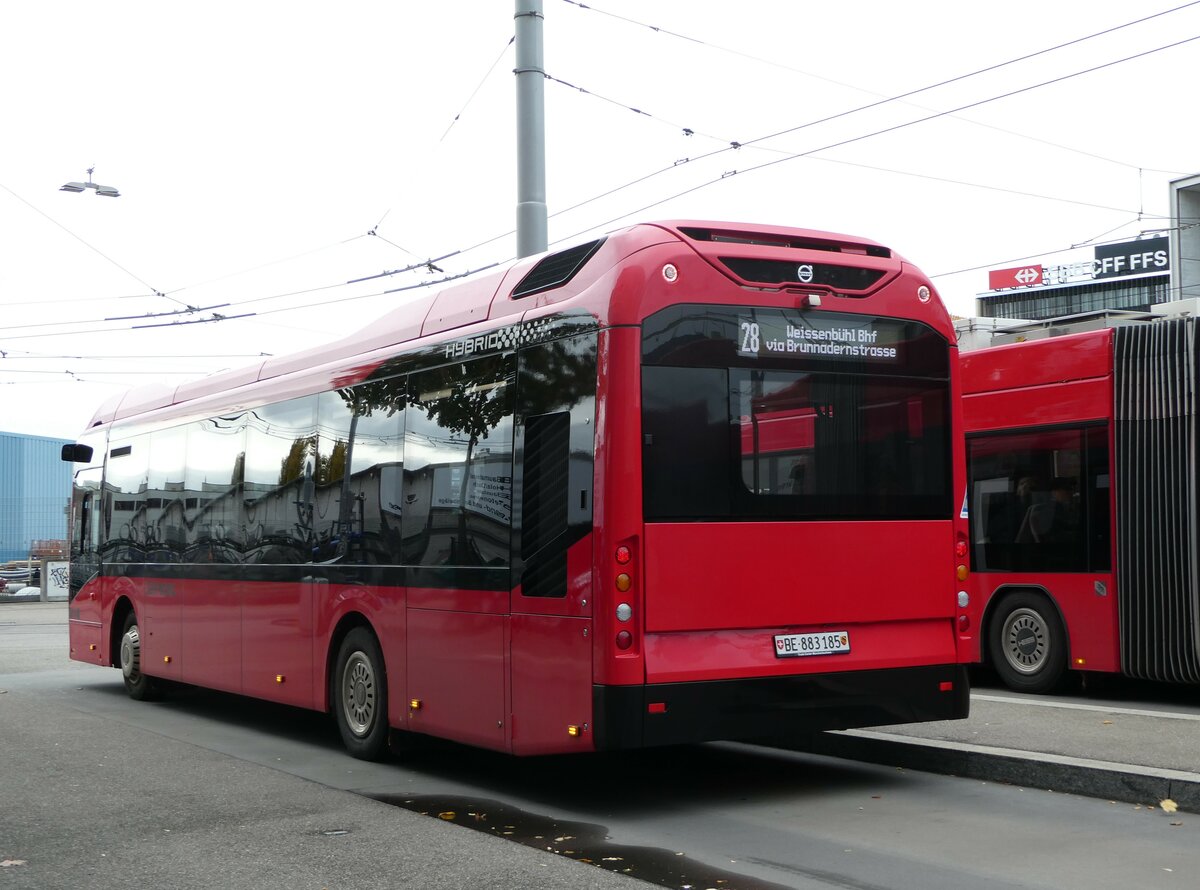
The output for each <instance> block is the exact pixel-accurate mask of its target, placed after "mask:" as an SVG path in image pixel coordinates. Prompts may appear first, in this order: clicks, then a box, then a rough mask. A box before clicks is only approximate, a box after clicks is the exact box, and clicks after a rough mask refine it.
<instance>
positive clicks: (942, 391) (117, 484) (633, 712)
mask: <svg viewBox="0 0 1200 890" xmlns="http://www.w3.org/2000/svg"><path fill="white" fill-rule="evenodd" d="M956 351H957V350H956V346H955V343H954V331H953V327H952V324H951V321H950V318H949V316H948V315H947V313H946V311H945V309H944V308H943V306H942V304H941V302H940V300H939V299H938V297H937V296H936V294H935V293H934V292H933V290H932V288H931V286H930V284H929V281H928V280H927V279H926V278H925V276H923V275H922V274H921V273H920V272H919V271H918V270H917V269H915V268H914V267H913V266H912V265H910V264H909V263H907V262H905V261H904V260H902V259H901V258H899V257H897V256H896V255H895V254H894V253H893V252H892V251H891V250H889V249H887V248H885V247H882V246H880V245H878V244H875V243H873V242H870V241H865V240H862V239H858V238H850V237H846V236H842V235H833V234H828V233H821V232H812V231H803V230H795V229H786V228H774V227H759V226H746V225H737V224H723V223H705V222H672V223H655V224H644V225H636V226H632V227H630V228H628V229H625V230H622V231H619V232H616V233H613V234H610V235H608V236H607V237H604V238H601V239H598V240H596V241H592V242H589V243H587V244H583V245H580V246H577V247H573V248H570V249H568V250H564V251H562V252H559V253H554V254H550V255H544V256H541V257H534V258H530V259H527V260H523V261H519V262H517V263H515V264H514V265H512V266H511V267H509V268H507V269H505V270H504V271H501V272H498V273H496V274H494V275H491V276H490V277H486V278H481V279H479V280H476V281H473V282H470V283H465V284H462V285H459V286H454V287H450V288H447V289H445V290H443V291H440V292H438V293H436V294H430V295H426V296H423V297H420V298H417V299H415V300H413V301H411V302H408V303H406V304H405V305H404V306H401V307H399V308H397V309H396V310H394V311H393V312H392V313H391V314H390V315H387V316H385V317H384V318H383V319H381V320H379V321H377V322H375V323H374V324H372V325H371V326H370V327H368V328H366V329H365V330H363V331H361V332H359V333H358V334H355V335H354V336H352V337H349V338H347V339H345V340H341V341H339V342H335V343H331V344H329V345H328V346H326V347H324V348H322V349H318V350H315V351H312V352H308V353H304V354H301V355H295V356H291V357H287V358H271V359H266V360H264V361H263V362H261V363H260V364H258V365H256V366H254V367H250V368H247V369H245V370H243V371H239V372H235V373H225V374H221V375H217V376H213V377H209V378H207V379H205V380H201V381H197V382H194V383H190V384H185V385H183V386H180V387H178V388H177V389H174V390H172V391H170V392H166V393H162V392H155V393H141V392H138V391H134V392H131V393H130V394H128V395H126V396H125V397H124V398H122V399H120V400H118V401H117V402H115V403H113V404H109V405H107V406H106V407H104V408H103V409H102V410H101V411H100V412H99V413H98V414H97V416H96V418H95V420H94V421H93V423H92V424H91V426H90V427H89V428H88V430H87V431H86V433H85V434H84V436H83V437H82V438H81V439H80V440H79V442H78V443H77V444H75V445H71V446H67V447H66V448H65V449H64V458H65V459H70V460H74V461H76V462H79V463H82V464H83V465H84V466H83V467H82V468H81V469H79V470H78V472H77V473H76V482H75V494H74V504H73V519H72V522H73V525H72V530H71V539H72V559H73V575H72V577H73V582H72V589H71V604H70V636H71V655H72V657H73V658H76V659H79V660H82V661H88V662H91V663H94V664H100V665H115V666H118V667H120V669H121V671H122V673H123V675H124V679H125V685H126V686H127V688H128V691H129V693H130V694H131V695H133V696H134V697H135V698H146V697H149V696H152V695H154V694H156V693H157V692H158V691H159V690H160V688H161V687H162V686H163V685H164V681H175V682H181V683H186V684H194V685H197V686H204V687H211V688H214V689H219V690H225V691H228V692H233V693H239V694H242V695H246V696H253V697H256V698H260V699H269V700H272V701H276V702H283V703H287V704H292V705H299V706H301V707H305V708H312V709H316V710H320V711H328V712H331V713H332V714H333V716H334V717H335V719H336V722H337V724H338V726H339V728H340V731H341V735H342V738H343V740H344V741H345V744H346V746H347V748H348V749H349V750H350V752H351V753H352V754H354V755H356V756H359V757H364V758H371V757H376V756H379V755H380V754H381V753H382V752H383V751H384V749H385V746H386V744H387V742H388V741H389V736H390V734H391V733H392V732H393V731H398V732H400V731H402V732H409V733H423V734H428V735H433V736H439V737H443V738H447V739H454V740H457V741H460V742H466V743H469V744H472V745H477V746H481V747H485V748H492V749H497V750H501V751H508V752H512V753H514V754H522V755H524V754H544V753H561V752H573V751H592V750H601V749H616V748H633V747H639V746H646V745H663V744H673V743H685V742H694V741H702V740H710V739H753V738H761V737H765V736H776V737H778V736H780V735H781V734H786V733H796V732H801V731H805V732H807V731H812V730H821V729H829V728H846V727H853V726H867V725H878V724H885V723H897V722H913V721H921V720H942V719H948V718H956V717H963V716H965V715H966V713H967V707H968V688H967V678H966V659H965V657H960V651H965V650H963V642H962V641H963V639H965V637H964V636H962V635H961V634H960V632H959V626H958V624H957V622H958V621H959V620H960V617H961V615H962V612H961V610H960V609H959V608H958V606H957V599H956V597H957V591H958V590H959V589H960V586H961V585H960V582H959V581H958V580H957V576H958V571H959V570H958V564H959V563H963V562H965V555H966V549H967V537H966V536H967V527H966V525H967V524H966V520H965V518H963V517H962V516H961V515H960V513H961V511H960V510H959V508H958V504H959V503H961V499H962V496H963V493H964V492H965V486H966V470H965V465H964V460H963V455H962V449H961V447H959V444H958V443H960V442H961V441H962V439H961V408H960V402H961V393H960V391H959V388H958V382H957V368H958V361H957V356H956ZM959 554H960V555H959ZM961 571H962V572H965V568H963V569H962V570H961Z"/></svg>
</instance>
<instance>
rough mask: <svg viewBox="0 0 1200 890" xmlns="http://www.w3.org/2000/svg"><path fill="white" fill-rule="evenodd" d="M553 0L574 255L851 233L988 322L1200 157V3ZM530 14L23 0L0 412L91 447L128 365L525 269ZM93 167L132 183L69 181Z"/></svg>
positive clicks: (562, 177)
mask: <svg viewBox="0 0 1200 890" xmlns="http://www.w3.org/2000/svg"><path fill="white" fill-rule="evenodd" d="M543 4H544V12H545V63H546V72H547V74H548V75H549V76H550V77H551V78H552V79H551V80H547V81H546V83H545V95H546V114H547V133H546V143H547V164H548V171H547V198H548V204H549V211H550V214H551V218H550V224H549V225H550V241H551V242H552V246H560V247H561V246H567V245H569V244H571V243H574V242H578V241H580V240H583V239H585V238H587V237H595V236H596V235H597V234H600V233H602V232H605V231H608V230H611V229H613V228H617V227H619V226H622V225H625V224H628V223H632V222H636V221H640V220H655V219H680V218H688V219H717V220H735V221H746V222H761V223H771V224H780V225H792V226H799V227H804V228H814V229H824V230H828V231H834V232H845V233H851V234H857V235H863V236H866V237H869V238H872V239H874V240H876V241H880V242H883V243H884V244H887V245H888V246H890V247H892V248H894V249H895V250H896V251H898V252H899V253H901V254H902V255H904V256H905V257H907V258H908V259H909V260H911V261H912V262H914V263H916V264H917V265H918V266H920V267H922V268H923V269H924V270H925V271H926V272H927V273H928V274H929V275H931V276H933V280H934V283H935V284H936V285H937V287H938V289H939V291H940V292H941V294H942V297H943V299H944V300H945V302H946V304H947V306H948V307H949V308H950V310H951V311H952V312H954V313H956V314H959V315H970V314H973V311H974V308H973V307H974V299H975V296H976V295H977V294H978V293H980V292H982V291H984V290H986V288H987V270H988V269H995V268H1003V267H1006V266H1013V265H1018V264H1020V263H1022V262H1024V261H1025V260H1027V259H1034V258H1036V259H1039V260H1041V261H1044V262H1051V263H1057V262H1069V261H1071V260H1073V259H1090V258H1091V256H1092V246H1091V245H1092V244H1094V243H1095V242H1107V241H1118V240H1130V239H1133V238H1136V237H1138V236H1140V235H1143V234H1149V233H1156V234H1157V233H1163V232H1164V231H1165V229H1166V228H1167V226H1168V225H1169V220H1168V219H1167V214H1168V210H1167V197H1168V183H1169V182H1170V181H1171V180H1172V179H1177V178H1180V177H1183V176H1187V175H1191V174H1194V173H1197V172H1200V138H1198V137H1200V115H1198V114H1197V113H1196V112H1195V95H1196V84H1197V82H1198V81H1200V78H1198V74H1197V71H1198V69H1200V39H1198V38H1200V3H1183V2H1180V0H1176V2H1171V0H1161V2H1151V0H1123V2H1108V0H1055V2H1051V3H1047V2H1044V0H1039V2H1033V0H1009V2H1006V3H1004V4H971V3H964V2H962V0H945V2H943V0H910V2H907V3H896V2H894V0H860V2H844V3H828V2H820V3H817V2H808V0H739V2H736V3H734V2H723V3H718V2H708V0H689V2H684V0H636V2H635V0H588V2H587V4H586V6H581V5H580V4H579V3H573V2H569V0H543ZM513 10H514V3H513V2H512V0H442V2H438V3H413V2H396V0H390V2H375V0H371V2H354V0H347V2H345V3H340V4H332V3H313V2H304V0H299V2H298V0H290V2H286V3H285V2H268V0H256V2H244V0H243V2H228V0H210V2H208V3H205V4H192V5H181V4H174V3H162V2H120V3H107V4H105V3H94V2H93V3H75V2H59V0H44V2H40V3H22V4H7V5H6V7H5V10H4V13H3V16H2V17H0V76H2V78H3V84H4V91H3V95H4V101H3V108H4V117H5V127H4V132H5V136H6V138H5V139H4V142H3V146H2V147H0V236H2V237H3V245H4V250H3V260H2V261H0V308H2V315H0V353H2V355H0V429H3V430H6V431H12V432H21V433H29V434H36V435H47V436H55V437H63V438H74V436H75V435H76V434H77V433H78V432H79V431H80V430H81V429H82V428H83V426H84V425H85V424H86V423H87V422H88V421H89V419H90V418H91V416H92V412H93V411H94V410H95V408H96V407H97V406H98V405H99V404H100V403H102V402H103V401H105V400H106V399H107V398H108V397H109V396H111V395H113V394H115V393H117V392H119V391H121V390H122V389H124V388H126V387H128V386H130V385H144V384H152V383H153V384H161V385H174V384H177V383H179V382H182V381H185V380H187V379H191V378H194V377H197V376H201V375H204V374H208V373H212V372H214V371H217V370H220V369H224V368H233V367H239V366H242V365H245V364H248V363H250V362H251V361H252V360H253V358H254V357H255V356H257V355H259V354H260V353H269V354H274V355H279V354H285V353H289V352H294V351H297V350H303V349H306V348H309V347H312V346H314V345H316V344H318V343H321V342H323V341H325V340H328V339H331V338H335V337H339V336H342V335H344V334H348V333H350V332H352V331H353V330H356V329H358V328H361V327H364V326H366V325H368V324H369V323H370V322H371V320H372V319H373V318H375V317H377V316H379V315H382V314H383V313H384V312H386V311H388V310H389V309H390V308H393V307H394V306H396V305H397V304H399V303H400V302H402V301H403V300H405V299H406V295H405V293H404V292H400V293H393V294H387V295H384V294H382V292H383V291H385V290H389V289H392V288H402V287H409V286H420V285H427V284H431V283H434V282H436V281H437V280H438V279H439V278H441V277H443V275H457V274H460V273H463V272H468V271H470V270H472V269H479V268H482V267H485V266H488V265H490V264H493V263H497V262H504V261H507V260H509V259H511V258H513V257H514V256H515V253H516V239H515V235H514V234H513V228H514V220H515V202H516V176H515V171H516V159H515V155H516V151H515V141H516V137H515V123H514V117H515V84H514V77H513V74H512V69H513V67H514V55H513V49H512V47H511V45H510V44H509V41H510V38H511V37H512V35H513V30H514V25H513ZM1171 10H1173V11H1171ZM1160 13H1161V15H1160ZM1151 16H1153V18H1150V19H1149V20H1147V21H1144V22H1141V23H1137V24H1131V23H1133V22H1135V21H1136V20H1138V19H1143V18H1146V17H1151ZM651 26H652V27H651ZM1123 26H1127V27H1123ZM1104 31H1108V32H1109V33H1106V34H1101V32H1104ZM1092 35H1100V36H1094V37H1093V36H1092ZM1083 38H1090V39H1083ZM1032 54H1036V55H1032ZM1023 57H1028V58H1023ZM1015 60H1019V61H1015ZM1009 62H1011V64H1006V63H1009ZM986 69H990V70H986ZM976 72H982V73H976ZM927 88H928V89H927ZM584 91H586V92H584ZM885 100H894V101H885ZM635 109H636V110H635ZM685 129H686V130H689V131H691V135H687V134H686V133H685ZM734 142H736V143H740V144H741V145H742V147H741V148H738V149H734V148H732V147H731V146H730V144H731V143H734ZM93 166H94V168H95V172H94V174H93V177H92V181H93V182H95V183H98V184H101V185H111V186H114V187H116V188H117V189H119V190H120V192H121V197H119V198H107V197H101V196H98V195H97V194H96V193H95V192H94V191H93V190H90V189H89V190H86V191H84V192H82V193H79V194H73V193H70V192H63V191H59V186H60V185H62V184H63V183H65V182H67V181H70V180H76V181H85V180H87V178H88V174H87V169H88V168H89V167H93ZM370 232H374V233H375V234H373V235H372V234H369V233H370ZM1075 245H1082V246H1080V247H1076V248H1075V249H1074V250H1072V247H1073V246H1075ZM428 260H434V261H435V263H436V266H437V267H438V268H439V269H441V270H443V272H442V273H431V272H430V271H429V270H427V269H425V268H421V269H417V270H415V271H411V272H408V273H404V274H398V275H394V276H391V277H388V278H380V279H375V280H371V281H367V282H362V283H359V284H353V285H348V284H346V282H348V281H351V280H353V279H360V278H363V277H366V276H372V275H377V274H378V273H380V272H384V271H390V270H395V269H400V268H403V267H406V266H409V265H412V264H418V263H423V262H425V261H428ZM188 307H193V309H194V311H192V312H186V310H187V308H188ZM180 311H184V312H185V314H182V315H179V314H173V315H165V314H163V315H160V314H161V313H178V312H180ZM214 313H219V314H221V315H224V316H227V319H226V320H224V321H219V322H208V323H200V324H186V325H184V324H179V325H173V326H169V327H144V326H145V325H149V324H168V323H170V322H173V321H191V320H196V319H205V318H212V317H213V315H214ZM249 313H254V314H252V315H251V314H249ZM234 316H243V317H234ZM114 319H116V320H114Z"/></svg>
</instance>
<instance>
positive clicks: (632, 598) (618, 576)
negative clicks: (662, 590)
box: [613, 538, 638, 652]
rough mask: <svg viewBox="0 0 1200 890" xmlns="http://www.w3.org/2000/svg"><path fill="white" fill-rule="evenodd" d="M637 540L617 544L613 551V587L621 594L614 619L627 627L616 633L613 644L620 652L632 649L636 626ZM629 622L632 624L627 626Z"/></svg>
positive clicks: (631, 539) (632, 539)
mask: <svg viewBox="0 0 1200 890" xmlns="http://www.w3.org/2000/svg"><path fill="white" fill-rule="evenodd" d="M636 554H637V539H636V538H630V539H628V540H627V541H625V542H623V543H621V544H618V545H617V547H616V549H614V550H613V562H614V563H615V567H614V568H615V569H616V573H615V574H614V575H613V586H614V587H615V588H616V589H617V592H618V593H620V594H622V597H621V601H620V602H619V603H618V604H617V607H616V618H617V621H618V622H620V623H621V624H625V625H628V626H627V627H623V628H621V629H620V630H618V631H617V633H616V634H615V635H614V637H613V642H614V643H615V644H616V647H617V649H618V650H619V651H621V652H629V650H630V649H633V648H634V633H635V630H636V628H637V626H638V624H637V621H636V613H637V607H638V591H637V580H636V579H637V577H638V565H637V558H636ZM630 621H633V622H634V623H633V624H632V625H630V624H629V622H630Z"/></svg>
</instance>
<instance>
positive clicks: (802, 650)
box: [775, 630, 850, 658]
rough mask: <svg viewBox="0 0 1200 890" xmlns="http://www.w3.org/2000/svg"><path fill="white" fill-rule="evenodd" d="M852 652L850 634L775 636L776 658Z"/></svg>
mask: <svg viewBox="0 0 1200 890" xmlns="http://www.w3.org/2000/svg"><path fill="white" fill-rule="evenodd" d="M849 651H850V633H849V631H845V630H826V631H822V632H821V633H815V634H775V657H776V658H799V657H801V656H803V655H841V654H842V653H843V652H849Z"/></svg>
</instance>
